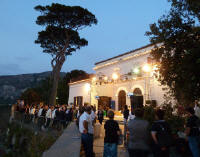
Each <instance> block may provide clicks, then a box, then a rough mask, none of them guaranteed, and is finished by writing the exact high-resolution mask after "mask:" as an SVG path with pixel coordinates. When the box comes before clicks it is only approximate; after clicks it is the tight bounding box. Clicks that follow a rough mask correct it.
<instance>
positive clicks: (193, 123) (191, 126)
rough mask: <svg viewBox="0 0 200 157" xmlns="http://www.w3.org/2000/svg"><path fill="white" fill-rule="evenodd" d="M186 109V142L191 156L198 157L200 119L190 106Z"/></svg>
mask: <svg viewBox="0 0 200 157" xmlns="http://www.w3.org/2000/svg"><path fill="white" fill-rule="evenodd" d="M186 111H187V113H188V116H189V117H188V119H187V124H186V130H185V134H186V135H187V137H188V143H189V147H190V150H191V152H192V154H193V157H200V150H199V146H200V130H199V122H200V120H199V118H198V117H197V116H196V115H195V111H194V109H193V108H192V107H189V108H187V109H186Z"/></svg>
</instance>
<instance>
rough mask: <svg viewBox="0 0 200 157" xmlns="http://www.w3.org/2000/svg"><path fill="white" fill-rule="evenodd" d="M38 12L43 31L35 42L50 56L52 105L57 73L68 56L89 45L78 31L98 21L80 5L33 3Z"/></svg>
mask: <svg viewBox="0 0 200 157" xmlns="http://www.w3.org/2000/svg"><path fill="white" fill-rule="evenodd" d="M35 10H36V11H39V12H40V13H41V15H40V16H38V18H37V20H36V23H37V24H38V25H41V26H44V27H45V30H43V31H41V32H39V33H38V38H37V40H35V43H36V44H40V46H41V47H42V48H43V52H44V53H49V54H51V56H52V60H51V66H52V69H53V70H52V89H51V96H50V104H52V105H53V104H55V100H56V96H57V87H58V80H59V73H60V71H61V69H62V66H63V64H64V62H65V60H66V56H67V55H71V54H72V52H74V51H76V50H77V49H80V48H81V47H83V46H86V45H88V41H87V40H86V39H84V38H81V37H80V36H79V32H78V31H79V30H81V29H83V28H85V27H87V26H91V25H93V24H97V19H96V17H95V15H93V14H92V13H90V12H89V11H88V10H87V9H84V8H82V7H79V6H65V5H62V4H58V3H53V4H52V5H51V6H49V5H47V6H40V5H39V6H36V7H35Z"/></svg>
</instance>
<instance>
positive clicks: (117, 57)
mask: <svg viewBox="0 0 200 157" xmlns="http://www.w3.org/2000/svg"><path fill="white" fill-rule="evenodd" d="M153 45H155V44H148V45H145V46H142V47H140V48H137V49H134V50H132V51H129V52H126V53H123V54H120V55H117V56H114V57H111V58H108V59H105V60H102V61H99V62H96V63H95V64H94V65H98V64H101V63H104V62H107V61H109V60H112V59H115V58H118V57H121V56H124V55H127V54H130V53H133V52H135V51H138V50H141V49H144V48H147V47H150V46H153Z"/></svg>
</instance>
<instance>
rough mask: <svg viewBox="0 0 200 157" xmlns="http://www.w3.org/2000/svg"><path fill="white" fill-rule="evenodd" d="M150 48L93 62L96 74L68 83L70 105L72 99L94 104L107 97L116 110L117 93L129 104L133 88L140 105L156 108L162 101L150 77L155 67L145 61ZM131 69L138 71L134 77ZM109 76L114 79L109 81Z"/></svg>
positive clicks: (157, 86)
mask: <svg viewBox="0 0 200 157" xmlns="http://www.w3.org/2000/svg"><path fill="white" fill-rule="evenodd" d="M153 48H154V45H147V46H145V47H142V48H139V49H136V50H133V51H130V52H127V53H124V54H122V55H119V56H116V57H113V58H110V59H107V60H104V61H101V62H98V63H96V64H95V67H94V68H93V69H94V70H95V72H96V74H95V75H96V76H95V78H93V79H92V78H91V79H90V80H86V81H84V80H83V81H80V82H75V83H71V84H70V95H69V102H72V103H73V99H74V97H75V96H82V97H83V102H89V103H91V104H92V105H94V104H95V105H97V104H98V99H97V97H101V96H107V97H110V98H111V100H112V101H114V102H115V110H118V109H119V103H120V101H121V100H120V101H119V100H118V99H119V92H120V91H123V93H124V92H125V93H126V98H125V99H126V104H127V105H130V104H131V103H130V98H129V96H128V95H129V94H131V93H133V91H134V90H135V89H140V91H141V93H142V95H143V99H144V104H145V102H146V100H156V102H157V105H160V104H161V103H162V102H163V101H164V100H163V95H164V92H163V90H162V88H163V87H162V86H160V85H159V82H158V81H157V80H156V79H155V77H154V75H153V73H154V68H155V64H154V63H153V62H148V60H149V58H148V57H149V56H150V52H151V50H152V49H153ZM145 65H148V67H149V68H150V69H148V70H147V71H146V72H145V71H144V70H143V67H144V66H145ZM135 69H138V70H139V71H137V74H136V71H135ZM113 74H115V77H116V78H113ZM85 83H89V84H90V88H89V89H88V90H89V94H88V91H85V90H84V86H85ZM120 99H121V97H120Z"/></svg>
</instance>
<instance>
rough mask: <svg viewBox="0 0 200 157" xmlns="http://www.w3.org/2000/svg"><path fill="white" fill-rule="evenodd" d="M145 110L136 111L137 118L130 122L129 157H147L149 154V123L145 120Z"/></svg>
mask: <svg viewBox="0 0 200 157" xmlns="http://www.w3.org/2000/svg"><path fill="white" fill-rule="evenodd" d="M143 115H144V110H143V109H142V108H136V109H135V118H134V119H130V121H129V122H128V132H129V142H128V152H129V157H147V156H148V152H149V146H148V142H149V131H148V127H149V123H148V121H146V120H143V119H142V118H143Z"/></svg>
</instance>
